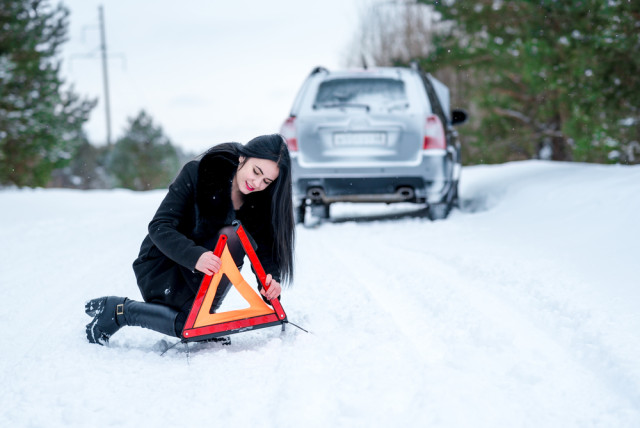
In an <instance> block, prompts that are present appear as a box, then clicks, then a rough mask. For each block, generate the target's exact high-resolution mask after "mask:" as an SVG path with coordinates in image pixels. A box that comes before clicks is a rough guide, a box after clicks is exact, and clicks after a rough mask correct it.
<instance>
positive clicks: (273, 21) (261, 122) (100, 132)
mask: <svg viewBox="0 0 640 428" xmlns="http://www.w3.org/2000/svg"><path fill="white" fill-rule="evenodd" d="M372 1H374V0H322V1H311V0H269V1H261V0H235V1H223V0H187V1H184V2H178V1H175V0H171V1H169V0H135V1H130V0H110V1H105V0H103V1H95V0H62V2H63V3H64V4H65V5H66V6H67V7H68V8H69V9H70V11H71V16H70V26H69V34H68V36H69V41H68V42H67V43H66V44H65V45H64V47H63V52H62V55H63V68H62V73H63V76H64V77H65V79H66V80H67V83H70V84H73V85H74V86H75V91H76V92H77V93H79V94H81V95H84V96H89V97H93V98H95V97H97V98H99V103H98V106H97V107H96V108H95V109H94V110H93V112H92V115H91V119H90V121H89V122H88V123H87V124H86V125H85V129H86V130H87V132H88V135H89V139H90V141H91V142H92V143H95V144H98V145H100V144H104V143H105V142H106V134H107V132H106V119H105V116H106V113H105V104H104V102H103V99H104V86H103V78H102V62H101V56H100V49H99V47H100V30H99V19H98V7H99V5H100V4H102V5H103V7H104V17H105V24H106V41H107V50H108V53H109V62H108V65H109V67H108V76H109V85H110V100H111V124H112V125H111V129H112V141H115V140H116V139H117V138H118V137H119V136H121V135H122V134H123V131H124V129H125V127H126V125H127V118H128V117H133V116H136V115H137V113H138V112H139V111H140V110H141V109H145V110H146V111H147V112H148V113H149V114H151V116H152V117H153V119H154V120H155V122H156V123H157V124H159V125H161V126H162V127H163V130H164V132H165V134H167V135H168V136H169V138H170V139H171V140H172V141H173V143H174V144H176V145H179V146H181V147H182V148H184V149H185V150H187V151H190V152H192V153H199V152H202V151H204V150H205V149H207V148H209V147H210V146H212V145H215V144H217V143H220V142H224V141H239V142H246V141H248V140H250V139H251V138H253V137H254V136H257V135H260V134H266V133H272V132H278V131H279V128H280V125H281V123H282V122H283V121H284V119H285V118H286V117H287V115H288V113H289V109H290V107H291V104H292V103H293V98H294V97H295V94H296V93H297V91H298V88H299V87H300V84H301V83H302V82H303V81H304V79H305V77H306V76H307V75H308V74H309V72H310V71H311V69H312V68H313V67H315V66H316V65H324V66H326V67H329V68H339V67H342V66H344V64H345V63H346V56H347V55H348V51H349V46H350V44H351V43H352V41H353V39H354V37H355V34H356V31H357V28H358V23H359V16H360V12H361V10H363V8H364V7H365V6H366V4H369V3H371V2H372ZM54 3H55V1H54Z"/></svg>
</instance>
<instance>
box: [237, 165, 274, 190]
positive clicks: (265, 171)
mask: <svg viewBox="0 0 640 428" xmlns="http://www.w3.org/2000/svg"><path fill="white" fill-rule="evenodd" d="M239 161H240V164H239V165H238V172H237V173H236V177H235V179H236V183H237V185H238V188H239V189H240V193H242V194H244V195H248V194H249V193H253V192H260V191H261V190H264V189H266V188H267V186H269V184H271V183H272V182H273V181H274V180H275V179H276V178H278V174H280V168H278V164H277V163H275V162H274V161H272V160H268V159H260V158H245V157H244V156H240V159H239Z"/></svg>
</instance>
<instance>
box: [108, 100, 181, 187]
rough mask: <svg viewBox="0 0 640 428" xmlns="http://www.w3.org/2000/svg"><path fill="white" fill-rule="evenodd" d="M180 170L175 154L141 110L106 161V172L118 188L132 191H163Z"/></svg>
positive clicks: (161, 133)
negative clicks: (159, 189) (113, 179)
mask: <svg viewBox="0 0 640 428" xmlns="http://www.w3.org/2000/svg"><path fill="white" fill-rule="evenodd" d="M179 167H180V155H179V152H178V150H177V149H176V148H175V147H174V146H173V145H172V144H171V141H170V140H169V138H168V137H167V136H165V135H164V132H163V131H162V128H161V127H159V126H156V125H154V123H153V120H152V118H151V117H150V116H149V115H148V114H147V113H146V112H145V111H144V110H143V111H141V112H140V113H139V114H138V116H137V117H136V118H135V119H129V126H128V128H127V130H126V132H125V135H124V136H123V137H121V138H119V139H118V141H116V143H115V144H114V146H113V150H112V151H111V154H110V156H109V161H108V172H109V173H110V174H111V175H113V176H114V177H115V178H116V180H117V181H118V185H119V186H120V187H125V188H128V189H134V190H151V189H158V188H164V187H166V186H167V185H168V184H169V183H170V182H171V180H172V179H173V178H174V177H175V175H176V173H177V172H178V169H179Z"/></svg>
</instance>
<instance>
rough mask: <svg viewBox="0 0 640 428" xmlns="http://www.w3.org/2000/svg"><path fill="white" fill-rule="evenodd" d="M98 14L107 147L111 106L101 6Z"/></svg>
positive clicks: (109, 138)
mask: <svg viewBox="0 0 640 428" xmlns="http://www.w3.org/2000/svg"><path fill="white" fill-rule="evenodd" d="M98 11H99V13H100V50H101V51H102V79H103V81H104V108H105V112H106V115H107V147H109V146H111V105H110V104H109V76H108V74H107V39H106V37H105V31H104V13H103V10H102V5H100V6H99V7H98Z"/></svg>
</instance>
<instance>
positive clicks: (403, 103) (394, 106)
mask: <svg viewBox="0 0 640 428" xmlns="http://www.w3.org/2000/svg"><path fill="white" fill-rule="evenodd" d="M385 107H386V108H387V111H391V110H397V109H402V110H404V109H408V108H409V103H408V102H406V101H399V102H395V103H391V104H387V105H386V106H385Z"/></svg>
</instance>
